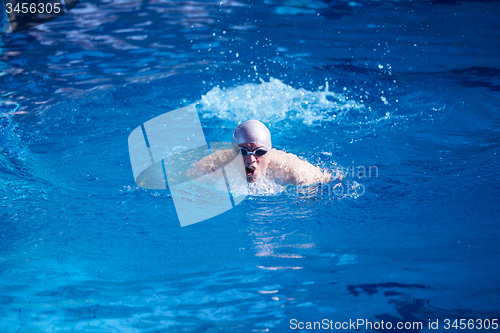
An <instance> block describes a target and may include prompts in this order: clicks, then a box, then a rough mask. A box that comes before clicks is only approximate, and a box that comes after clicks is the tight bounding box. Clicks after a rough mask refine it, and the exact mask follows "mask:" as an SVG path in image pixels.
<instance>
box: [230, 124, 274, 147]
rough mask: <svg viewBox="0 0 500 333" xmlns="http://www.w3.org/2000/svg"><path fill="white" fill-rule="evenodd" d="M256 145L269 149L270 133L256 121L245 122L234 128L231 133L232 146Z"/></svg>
mask: <svg viewBox="0 0 500 333" xmlns="http://www.w3.org/2000/svg"><path fill="white" fill-rule="evenodd" d="M242 143H256V144H260V145H263V146H264V147H266V148H267V149H271V132H269V129H268V128H267V127H266V125H264V124H263V123H261V122H260V121H258V120H247V121H245V122H243V123H241V124H239V125H238V127H236V129H235V130H234V133H233V145H234V146H235V147H237V146H238V145H240V144H242Z"/></svg>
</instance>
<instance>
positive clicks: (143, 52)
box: [0, 0, 500, 332]
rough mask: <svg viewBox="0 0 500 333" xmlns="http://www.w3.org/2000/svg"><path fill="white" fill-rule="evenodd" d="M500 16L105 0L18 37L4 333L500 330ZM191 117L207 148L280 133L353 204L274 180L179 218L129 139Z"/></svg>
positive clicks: (464, 7) (4, 100)
mask: <svg viewBox="0 0 500 333" xmlns="http://www.w3.org/2000/svg"><path fill="white" fill-rule="evenodd" d="M499 19H500V3H499V2H496V1H489V2H475V1H434V2H415V1H394V2H391V1H384V2H380V1H359V2H358V1H356V2H354V1H352V2H348V1H340V0H338V1H331V2H330V1H314V0H310V1H296V0H283V1H282V0H280V1H275V0H264V1H255V2H249V1H197V2H195V1H190V2H172V1H157V0H151V1H144V2H137V1H135V2H134V1H130V2H126V1H93V0H92V1H81V2H80V3H79V4H78V5H77V6H76V7H75V8H74V9H73V10H72V11H71V12H70V13H68V14H66V15H64V16H63V17H61V18H59V19H57V20H54V21H51V22H49V23H47V24H44V25H41V26H39V27H37V28H34V29H30V30H27V31H24V32H21V33H16V34H7V33H2V34H1V35H0V70H1V73H0V103H1V106H0V110H1V111H0V112H1V117H0V125H1V127H0V161H1V163H0V200H1V201H0V217H1V219H0V300H1V302H0V331H1V332H56V331H57V332H90V331H92V332H288V331H294V330H293V328H294V327H291V325H290V321H291V320H293V319H296V320H297V322H299V321H301V322H314V321H321V320H323V319H328V320H332V321H333V322H346V321H349V320H357V319H364V320H367V321H372V322H381V321H382V320H383V321H384V322H386V323H387V322H390V323H393V325H394V326H396V324H397V323H398V322H404V323H413V322H423V323H424V325H423V328H422V329H419V328H414V329H412V330H404V331H410V332H411V331H413V332H419V331H422V332H423V331H430V330H429V329H428V322H429V320H431V321H433V322H434V321H436V320H439V329H438V330H432V331H446V332H449V331H450V330H446V329H445V326H444V323H445V320H446V319H450V320H452V321H453V320H455V319H490V320H492V319H495V318H497V319H498V318H499V317H500V316H499V315H500V301H499V297H500V261H499V260H500V245H499V244H500V242H499V241H498V239H499V236H500V223H499V222H500V221H499V213H500V209H499V208H500V206H499V204H498V199H499V194H500V188H499V184H500V172H499V156H500V113H499V109H500V76H499V74H500V62H499V55H500V38H499V28H500V26H499V24H498V22H499ZM193 103H197V107H198V112H199V115H200V118H201V122H202V125H203V128H204V132H205V136H206V139H207V141H229V140H230V138H231V134H232V131H233V129H234V127H235V126H236V125H237V124H238V123H239V122H241V121H244V120H247V119H249V118H257V119H260V120H262V121H263V122H265V123H266V124H267V125H268V126H269V128H270V130H271V132H272V135H273V144H274V146H276V147H277V148H280V149H284V150H286V151H288V152H291V153H294V154H297V155H299V156H301V157H302V158H304V159H306V160H307V161H309V162H311V163H313V164H315V165H318V166H321V167H322V168H326V169H328V170H330V171H332V172H334V171H336V170H338V169H341V168H344V170H348V171H347V172H346V174H345V178H344V179H343V180H342V181H341V185H342V188H344V189H345V192H344V193H342V194H339V195H337V194H335V193H328V192H327V191H321V188H320V189H318V188H315V189H312V190H310V191H302V192H297V191H294V190H292V191H288V190H287V191H284V190H283V189H282V188H279V187H277V186H272V185H268V187H267V188H260V189H258V190H256V191H253V192H252V194H251V195H249V196H248V197H247V198H246V199H245V200H244V201H243V202H242V203H241V204H240V205H238V206H237V207H236V208H234V209H232V210H229V211H227V212H226V213H224V214H222V215H219V216H217V217H215V218H212V219H210V220H207V221H204V222H201V223H198V224H194V225H191V226H188V227H184V228H181V227H180V226H179V221H178V219H177V216H176V213H175V209H174V205H173V200H172V197H171V196H170V193H169V192H168V191H161V190H144V189H141V188H138V187H137V185H136V184H135V183H134V179H133V174H132V169H131V165H130V159H129V155H128V147H127V138H128V135H129V134H130V132H131V131H132V130H133V129H134V128H136V127H137V126H139V125H140V124H142V123H144V122H145V121H147V120H149V119H151V118H153V117H156V116H158V115H161V114H163V113H165V112H167V111H170V110H174V109H177V108H180V107H182V106H186V105H190V104H193ZM353 167H354V168H355V170H356V171H359V170H361V169H358V167H365V168H367V174H364V175H363V174H357V173H354V174H353V173H352V172H351V171H352V170H353ZM370 167H371V170H373V172H372V174H368V170H369V168H370ZM347 168H349V169H347ZM375 171H377V173H376V172H375ZM335 183H336V181H335V182H332V183H330V184H328V185H326V187H328V186H332V185H334V184H335ZM347 191H349V192H347ZM353 191H354V192H353ZM476 327H477V326H476ZM380 330H381V329H375V328H373V329H369V328H368V329H367V328H366V327H364V326H363V327H360V328H359V331H361V332H364V331H380ZM491 330H492V329H490V330H488V331H491ZM295 331H301V332H306V331H311V330H308V329H305V328H304V329H303V330H299V329H298V327H297V329H296V330H295ZM392 331H398V330H397V329H393V330H392ZM400 331H403V330H400Z"/></svg>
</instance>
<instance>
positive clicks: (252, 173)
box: [245, 166, 255, 176]
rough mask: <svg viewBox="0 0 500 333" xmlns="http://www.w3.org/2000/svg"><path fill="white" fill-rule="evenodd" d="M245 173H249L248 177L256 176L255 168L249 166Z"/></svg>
mask: <svg viewBox="0 0 500 333" xmlns="http://www.w3.org/2000/svg"><path fill="white" fill-rule="evenodd" d="M245 171H246V173H247V176H253V175H254V174H255V167H253V166H247V167H245Z"/></svg>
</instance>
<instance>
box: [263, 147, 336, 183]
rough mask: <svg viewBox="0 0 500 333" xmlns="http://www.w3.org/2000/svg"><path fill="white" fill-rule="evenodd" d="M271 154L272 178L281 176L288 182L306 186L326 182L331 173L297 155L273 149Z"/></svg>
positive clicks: (270, 169)
mask: <svg viewBox="0 0 500 333" xmlns="http://www.w3.org/2000/svg"><path fill="white" fill-rule="evenodd" d="M270 153H271V155H270V156H269V158H270V161H269V171H270V173H271V177H272V178H279V179H281V180H283V181H284V182H286V183H289V184H294V185H299V186H306V185H311V184H315V183H325V182H328V181H329V180H330V174H329V173H328V172H324V171H323V170H321V168H319V167H317V166H314V165H312V164H311V163H309V162H307V161H305V160H302V159H300V158H299V157H298V156H297V155H295V154H291V153H287V152H284V151H280V150H276V149H272V150H271V151H270Z"/></svg>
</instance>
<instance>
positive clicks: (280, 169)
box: [186, 120, 331, 186]
mask: <svg viewBox="0 0 500 333" xmlns="http://www.w3.org/2000/svg"><path fill="white" fill-rule="evenodd" d="M232 141H233V142H232V143H233V147H234V149H226V150H219V151H216V152H214V153H213V154H211V155H209V156H206V157H204V158H203V159H202V160H200V161H199V162H197V163H195V164H193V165H192V168H191V169H190V170H188V171H187V174H186V175H187V176H193V175H195V174H200V173H209V172H213V171H214V170H217V169H219V168H220V167H222V166H224V165H226V164H227V162H228V161H231V160H232V159H234V157H235V154H237V153H238V152H240V153H241V155H242V156H243V161H244V163H245V173H246V178H247V181H248V182H249V183H254V182H256V181H257V180H258V179H259V178H261V177H266V178H269V179H273V180H275V181H277V182H279V183H284V184H291V185H297V186H307V185H311V184H316V183H326V182H328V181H329V180H330V178H331V175H330V174H329V173H328V172H326V171H325V172H324V171H322V170H321V169H320V168H318V167H316V166H314V165H312V164H311V163H309V162H306V161H304V160H301V159H299V158H298V157H297V156H296V155H294V154H290V153H286V152H284V151H279V150H276V149H274V148H272V145H271V132H270V131H269V129H268V128H267V127H266V125H264V124H263V123H261V122H260V121H258V120H247V121H245V122H243V123H241V124H239V125H238V127H236V129H235V130H234V133H233V140H232Z"/></svg>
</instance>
